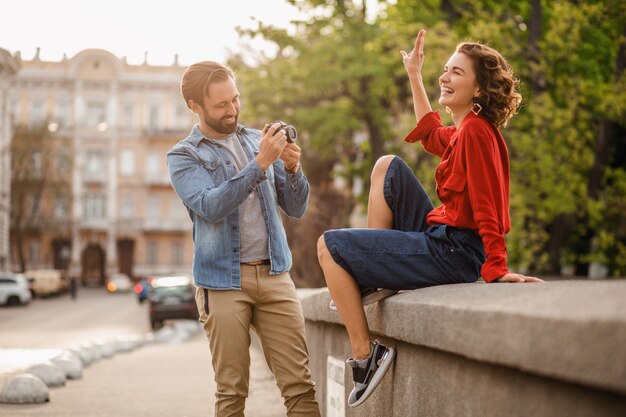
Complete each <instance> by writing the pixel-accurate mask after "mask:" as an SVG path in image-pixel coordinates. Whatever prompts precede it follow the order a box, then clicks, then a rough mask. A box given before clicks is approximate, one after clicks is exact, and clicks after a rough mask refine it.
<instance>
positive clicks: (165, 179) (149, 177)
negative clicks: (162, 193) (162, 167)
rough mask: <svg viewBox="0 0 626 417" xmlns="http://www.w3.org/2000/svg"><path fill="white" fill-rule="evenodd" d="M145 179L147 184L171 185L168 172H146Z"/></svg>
mask: <svg viewBox="0 0 626 417" xmlns="http://www.w3.org/2000/svg"><path fill="white" fill-rule="evenodd" d="M144 179H145V182H146V184H147V185H171V182H170V176H169V175H168V173H167V172H146V173H145V175H144Z"/></svg>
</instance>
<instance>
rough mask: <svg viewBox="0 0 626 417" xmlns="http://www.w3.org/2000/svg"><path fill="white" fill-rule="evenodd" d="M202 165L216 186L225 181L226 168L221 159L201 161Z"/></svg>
mask: <svg viewBox="0 0 626 417" xmlns="http://www.w3.org/2000/svg"><path fill="white" fill-rule="evenodd" d="M202 166H204V169H206V170H207V171H208V173H209V175H210V176H211V179H212V180H213V183H214V184H215V185H216V186H217V185H220V184H221V183H223V182H224V181H225V179H226V178H225V176H226V172H225V171H226V168H225V167H224V166H223V164H222V161H220V160H219V159H216V160H209V161H203V162H202Z"/></svg>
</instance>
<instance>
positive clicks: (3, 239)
mask: <svg viewBox="0 0 626 417" xmlns="http://www.w3.org/2000/svg"><path fill="white" fill-rule="evenodd" d="M18 70H19V62H18V60H17V59H15V58H14V57H13V56H12V55H11V54H10V53H9V51H7V50H5V49H2V48H0V271H6V270H8V269H9V268H10V261H9V259H10V254H9V229H10V208H11V203H10V201H11V154H10V150H11V137H12V136H13V129H12V126H13V124H12V122H11V117H10V112H9V86H10V85H11V84H12V83H13V80H14V78H15V75H16V74H17V72H18Z"/></svg>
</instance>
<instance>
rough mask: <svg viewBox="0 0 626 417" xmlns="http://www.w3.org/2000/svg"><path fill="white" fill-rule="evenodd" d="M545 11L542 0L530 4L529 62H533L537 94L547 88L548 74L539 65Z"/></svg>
mask: <svg viewBox="0 0 626 417" xmlns="http://www.w3.org/2000/svg"><path fill="white" fill-rule="evenodd" d="M542 16H543V11H542V8H541V0H532V1H531V5H530V17H529V21H528V48H527V51H528V62H529V63H530V64H531V68H530V69H531V71H530V73H531V79H530V83H531V88H532V91H533V92H534V93H535V94H538V93H541V92H543V91H545V90H546V76H545V74H544V73H543V71H542V70H541V69H540V66H539V57H540V56H541V50H540V48H539V39H541V23H542Z"/></svg>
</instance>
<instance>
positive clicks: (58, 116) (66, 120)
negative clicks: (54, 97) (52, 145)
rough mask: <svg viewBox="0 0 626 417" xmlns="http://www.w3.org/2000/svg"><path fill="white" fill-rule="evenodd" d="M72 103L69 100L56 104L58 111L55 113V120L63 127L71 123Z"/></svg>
mask: <svg viewBox="0 0 626 417" xmlns="http://www.w3.org/2000/svg"><path fill="white" fill-rule="evenodd" d="M70 109H71V106H70V103H69V102H68V101H59V102H57V104H56V109H55V110H56V111H55V115H54V121H55V122H57V123H58V124H59V125H60V126H61V127H67V126H70V125H71V114H70Z"/></svg>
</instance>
